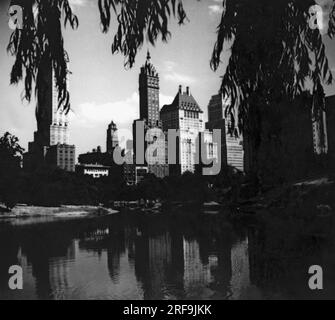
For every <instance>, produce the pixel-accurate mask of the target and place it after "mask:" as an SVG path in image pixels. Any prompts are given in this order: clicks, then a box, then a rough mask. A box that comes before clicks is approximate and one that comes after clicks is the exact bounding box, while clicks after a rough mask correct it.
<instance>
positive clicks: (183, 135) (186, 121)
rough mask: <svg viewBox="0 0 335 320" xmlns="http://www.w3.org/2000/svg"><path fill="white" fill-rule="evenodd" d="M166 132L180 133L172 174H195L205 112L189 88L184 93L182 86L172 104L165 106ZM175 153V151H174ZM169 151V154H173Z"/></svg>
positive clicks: (164, 121) (163, 115) (163, 114)
mask: <svg viewBox="0 0 335 320" xmlns="http://www.w3.org/2000/svg"><path fill="white" fill-rule="evenodd" d="M160 115H161V120H162V124H163V130H164V132H166V133H167V132H168V130H170V129H174V130H177V131H179V137H178V138H177V140H178V142H177V150H176V160H177V161H176V162H177V163H176V164H170V170H171V174H173V175H178V174H183V173H185V172H187V171H189V172H194V171H195V169H196V165H197V164H198V162H199V154H198V152H197V150H198V149H197V143H198V142H199V133H200V132H203V131H204V129H205V128H204V120H203V111H202V110H201V108H200V107H199V105H198V103H197V102H196V100H195V99H194V97H193V96H192V95H191V92H190V88H189V87H187V88H186V91H185V92H182V86H179V91H178V93H177V95H176V97H175V99H174V100H173V102H172V104H170V105H165V106H164V107H163V108H162V110H161V112H160ZM173 151H174V150H173ZM173 151H172V150H169V152H173Z"/></svg>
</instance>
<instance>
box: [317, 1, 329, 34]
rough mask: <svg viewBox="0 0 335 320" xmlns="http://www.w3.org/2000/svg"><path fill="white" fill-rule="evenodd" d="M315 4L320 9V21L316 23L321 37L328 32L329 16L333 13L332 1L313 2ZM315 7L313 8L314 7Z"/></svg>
mask: <svg viewBox="0 0 335 320" xmlns="http://www.w3.org/2000/svg"><path fill="white" fill-rule="evenodd" d="M315 3H316V4H317V5H319V6H320V7H321V9H322V21H321V23H320V22H319V21H318V24H319V30H320V32H321V34H322V35H325V34H326V33H327V32H328V28H329V21H330V15H331V13H332V11H333V7H334V1H333V0H315ZM314 7H315V6H314Z"/></svg>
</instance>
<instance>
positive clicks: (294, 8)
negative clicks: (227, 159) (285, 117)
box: [211, 0, 335, 167]
mask: <svg viewBox="0 0 335 320" xmlns="http://www.w3.org/2000/svg"><path fill="white" fill-rule="evenodd" d="M313 5H315V1H314V0H278V1H267V0H256V1H249V0H224V1H223V6H224V12H223V14H222V19H221V23H220V25H219V27H218V31H217V32H218V39H217V42H216V44H215V46H214V50H213V55H212V60H211V67H212V68H213V69H214V70H216V69H217V68H218V66H219V65H220V62H221V61H220V57H221V55H222V53H223V50H224V44H225V43H226V42H227V43H232V45H231V57H230V60H229V63H228V67H227V70H226V73H225V74H224V76H223V80H222V85H221V91H222V92H223V93H225V94H226V95H227V96H229V97H231V99H232V102H231V105H230V106H229V108H228V109H227V110H226V112H227V113H230V114H231V115H232V116H233V121H232V124H231V127H232V128H234V126H235V125H236V124H238V125H239V127H240V129H241V130H242V131H244V132H246V133H247V135H248V136H249V137H251V138H252V141H251V142H250V143H251V144H252V148H253V150H257V148H258V147H259V144H260V141H261V136H260V135H261V128H260V123H261V117H262V110H267V109H268V108H275V107H276V106H277V105H278V103H280V102H281V101H282V100H286V99H289V100H290V101H294V99H296V98H297V97H298V96H300V95H301V94H302V92H303V91H304V90H305V88H306V83H308V82H310V83H311V84H312V90H313V96H314V99H315V103H314V106H315V107H316V108H320V107H322V106H323V101H322V99H323V97H324V91H323V86H322V84H323V83H327V84H330V83H332V81H333V77H332V73H331V70H330V67H329V64H328V59H327V56H326V50H325V45H324V43H323V41H322V36H321V33H320V30H318V29H317V28H316V29H312V28H310V25H309V19H310V16H309V8H310V7H311V6H313ZM334 10H335V9H334V7H333V9H332V12H330V16H329V17H330V21H329V28H328V36H329V37H330V38H332V37H333V36H334V34H335V11H334ZM315 111H317V110H315ZM316 114H317V112H316ZM234 116H235V117H234ZM255 154H256V152H255ZM254 161H255V159H254ZM256 162H257V161H256ZM256 167H257V166H256Z"/></svg>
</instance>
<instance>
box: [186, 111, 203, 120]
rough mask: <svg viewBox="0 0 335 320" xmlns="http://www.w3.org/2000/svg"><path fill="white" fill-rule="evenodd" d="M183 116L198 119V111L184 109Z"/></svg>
mask: <svg viewBox="0 0 335 320" xmlns="http://www.w3.org/2000/svg"><path fill="white" fill-rule="evenodd" d="M184 116H185V117H186V118H192V119H199V113H198V112H193V111H184Z"/></svg>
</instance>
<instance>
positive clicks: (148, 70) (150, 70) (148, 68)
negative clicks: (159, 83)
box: [142, 50, 158, 77]
mask: <svg viewBox="0 0 335 320" xmlns="http://www.w3.org/2000/svg"><path fill="white" fill-rule="evenodd" d="M142 72H144V73H145V74H147V75H149V76H152V77H158V72H157V71H156V68H155V67H154V65H153V64H152V63H151V55H150V52H149V50H148V53H147V60H146V62H145V64H144V65H143V67H142Z"/></svg>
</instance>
